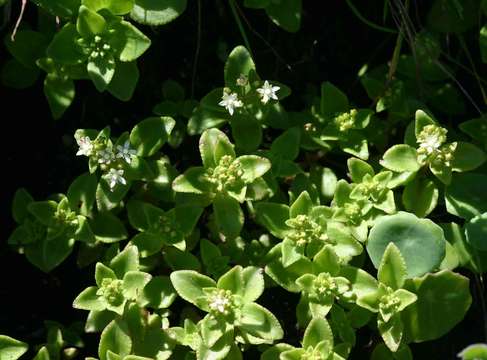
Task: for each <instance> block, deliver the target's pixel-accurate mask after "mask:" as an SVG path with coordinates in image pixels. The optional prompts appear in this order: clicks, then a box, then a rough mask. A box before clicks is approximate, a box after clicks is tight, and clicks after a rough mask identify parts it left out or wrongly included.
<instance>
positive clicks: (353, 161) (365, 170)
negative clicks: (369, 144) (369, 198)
mask: <svg viewBox="0 0 487 360" xmlns="http://www.w3.org/2000/svg"><path fill="white" fill-rule="evenodd" d="M347 165H348V171H349V173H350V179H352V181H353V182H354V183H357V184H360V183H361V182H362V180H363V178H364V176H365V175H367V174H369V175H370V176H374V175H375V172H374V169H373V168H372V166H370V165H369V164H367V163H366V162H365V161H363V160H360V159H357V158H350V159H348V160H347Z"/></svg>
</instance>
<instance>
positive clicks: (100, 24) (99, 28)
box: [76, 5, 107, 39]
mask: <svg viewBox="0 0 487 360" xmlns="http://www.w3.org/2000/svg"><path fill="white" fill-rule="evenodd" d="M106 25H107V23H106V21H105V19H104V18H103V16H101V15H100V14H98V13H96V12H95V11H92V10H90V9H89V8H87V7H86V6H84V5H81V6H80V8H79V13H78V19H77V21H76V29H77V30H78V32H79V33H80V35H81V36H82V37H84V38H87V39H90V38H92V37H93V36H94V35H97V34H101V33H102V32H103V31H104V30H105V27H106Z"/></svg>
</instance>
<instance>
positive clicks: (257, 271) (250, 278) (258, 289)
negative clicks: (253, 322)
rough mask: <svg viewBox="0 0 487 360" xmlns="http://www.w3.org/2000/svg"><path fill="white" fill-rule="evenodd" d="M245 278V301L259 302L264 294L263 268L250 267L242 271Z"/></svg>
mask: <svg viewBox="0 0 487 360" xmlns="http://www.w3.org/2000/svg"><path fill="white" fill-rule="evenodd" d="M242 278H243V296H242V298H243V301H244V302H252V301H255V300H257V299H258V298H259V297H260V296H261V295H262V293H263V292H264V285H265V284H264V275H263V272H262V269H261V268H257V267H255V266H248V267H246V268H244V269H243V271H242Z"/></svg>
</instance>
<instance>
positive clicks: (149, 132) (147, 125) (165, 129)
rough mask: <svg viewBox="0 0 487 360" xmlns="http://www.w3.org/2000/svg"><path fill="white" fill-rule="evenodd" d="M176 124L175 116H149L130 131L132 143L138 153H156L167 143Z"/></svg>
mask: <svg viewBox="0 0 487 360" xmlns="http://www.w3.org/2000/svg"><path fill="white" fill-rule="evenodd" d="M175 124H176V122H175V121H174V119H173V118H170V117H166V116H160V117H149V118H147V119H144V120H142V121H141V122H140V123H138V124H137V125H135V126H134V128H133V129H132V131H131V132H130V143H131V144H132V145H133V146H134V147H135V148H136V149H137V155H138V156H144V157H145V156H152V155H154V154H155V153H156V152H157V151H158V150H159V149H160V148H161V147H162V145H164V144H165V142H166V141H167V139H168V137H169V134H170V133H171V131H172V129H173V128H174V125H175Z"/></svg>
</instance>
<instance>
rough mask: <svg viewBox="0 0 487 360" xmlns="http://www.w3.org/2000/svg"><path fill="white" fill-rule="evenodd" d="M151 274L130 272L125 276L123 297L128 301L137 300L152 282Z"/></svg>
mask: <svg viewBox="0 0 487 360" xmlns="http://www.w3.org/2000/svg"><path fill="white" fill-rule="evenodd" d="M151 278H152V276H151V274H148V273H145V272H142V271H128V272H126V273H125V275H124V276H123V295H124V297H125V298H126V299H130V300H136V299H137V297H138V296H139V295H140V294H141V293H142V290H143V289H144V287H145V286H146V285H147V283H148V282H149V281H150V280H151Z"/></svg>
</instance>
